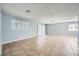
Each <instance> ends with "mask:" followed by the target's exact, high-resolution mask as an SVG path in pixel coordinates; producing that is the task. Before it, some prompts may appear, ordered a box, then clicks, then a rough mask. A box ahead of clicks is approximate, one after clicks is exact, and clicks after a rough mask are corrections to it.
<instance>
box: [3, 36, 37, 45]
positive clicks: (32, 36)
mask: <svg viewBox="0 0 79 59" xmlns="http://www.w3.org/2000/svg"><path fill="white" fill-rule="evenodd" d="M33 37H37V35H34V36H29V37H24V38H21V39H15V40H12V41H7V42H3V43H2V45H3V44H7V43H12V42H16V41H20V40H25V39H30V38H33Z"/></svg>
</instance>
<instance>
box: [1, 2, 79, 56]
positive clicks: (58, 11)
mask: <svg viewBox="0 0 79 59" xmlns="http://www.w3.org/2000/svg"><path fill="white" fill-rule="evenodd" d="M78 24H79V4H78V3H2V4H0V55H2V56H78V55H79V47H78V46H79V45H78V44H79V43H78V39H79V38H78V35H79V30H78Z"/></svg>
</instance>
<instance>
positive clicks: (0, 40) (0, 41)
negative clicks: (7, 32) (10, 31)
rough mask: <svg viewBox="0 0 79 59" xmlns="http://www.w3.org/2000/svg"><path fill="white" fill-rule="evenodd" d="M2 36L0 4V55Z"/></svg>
mask: <svg viewBox="0 0 79 59" xmlns="http://www.w3.org/2000/svg"><path fill="white" fill-rule="evenodd" d="M1 36H2V35H1V4H0V55H1V51H2V45H1V43H2V42H1V41H2V40H1V38H2V37H1Z"/></svg>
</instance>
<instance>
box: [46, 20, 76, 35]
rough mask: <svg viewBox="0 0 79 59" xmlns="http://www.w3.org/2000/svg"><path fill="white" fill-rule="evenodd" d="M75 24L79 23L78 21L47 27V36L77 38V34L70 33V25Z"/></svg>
mask: <svg viewBox="0 0 79 59" xmlns="http://www.w3.org/2000/svg"><path fill="white" fill-rule="evenodd" d="M75 23H77V21H73V22H64V23H56V24H50V25H46V34H47V35H61V36H77V32H70V31H68V26H69V24H75Z"/></svg>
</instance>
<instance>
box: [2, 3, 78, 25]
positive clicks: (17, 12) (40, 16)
mask: <svg viewBox="0 0 79 59" xmlns="http://www.w3.org/2000/svg"><path fill="white" fill-rule="evenodd" d="M27 10H29V11H30V12H26V11H27ZM3 11H4V12H6V13H8V14H11V15H13V16H19V17H23V18H28V19H31V20H34V21H40V22H42V23H52V22H53V21H56V22H57V21H61V20H62V21H64V20H65V21H69V20H75V18H76V17H77V16H78V14H79V4H78V3H63V4H62V3H37V4H34V3H26V4H3Z"/></svg>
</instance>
